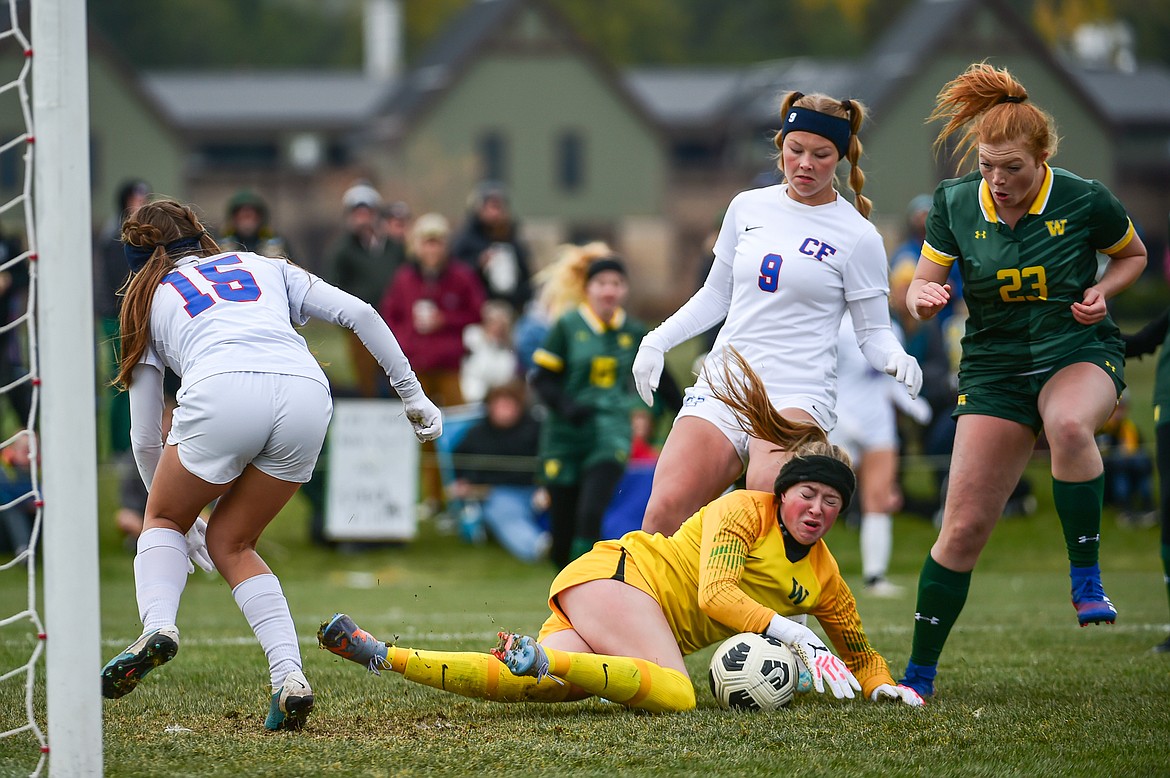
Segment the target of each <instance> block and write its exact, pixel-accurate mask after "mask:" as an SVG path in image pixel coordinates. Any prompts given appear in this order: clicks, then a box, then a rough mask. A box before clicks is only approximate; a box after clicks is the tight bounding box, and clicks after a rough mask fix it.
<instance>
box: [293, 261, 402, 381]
mask: <svg viewBox="0 0 1170 778" xmlns="http://www.w3.org/2000/svg"><path fill="white" fill-rule="evenodd" d="M301 310H302V311H304V312H305V313H307V314H308V315H310V316H312V317H313V318H316V319H323V320H325V321H328V322H332V323H334V324H340V325H341V326H342V327H346V328H348V329H350V330H353V332H354V334H355V335H357V336H358V339H359V340H361V342H362V345H364V346H365V347H366V349H367V350H368V351H369V352H370V353H371V354H372V355H373V356H374V359H376V360H378V364H379V365H381V366H382V369H383V370H385V371H386V375H387V376H389V378H390V384H391V386H393V387H394V389H395V390H396V391H397V392H398V393H399V395H402V394H412V393H413V392H415V391H417V390H418V389H419V383H418V378H416V377H415V375H414V371H413V370H411V368H410V362H409V361H408V360H407V359H406V355H405V354H403V353H402V347H401V346H400V345H398V339H397V338H395V337H394V333H393V332H391V331H390V327H389V326H387V324H386V322H385V320H383V319H382V317H381V315H379V314H378V312H377V311H375V310H374V307H373V306H372V305H370V304H369V303H367V302H365V301H363V300H360V299H358V298H357V297H354V296H353V295H352V294H350V293H349V292H346V291H344V290H342V289H338V288H337V287H336V286H333V285H332V284H328V283H325V282H324V281H316V282H314V284H313V285H312V286H311V287H309V291H308V293H307V294H306V295H305V301H304V303H302V305H301Z"/></svg>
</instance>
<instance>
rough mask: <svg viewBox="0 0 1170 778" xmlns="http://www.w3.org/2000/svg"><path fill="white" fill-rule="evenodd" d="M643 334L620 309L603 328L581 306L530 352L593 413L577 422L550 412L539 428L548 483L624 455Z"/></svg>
mask: <svg viewBox="0 0 1170 778" xmlns="http://www.w3.org/2000/svg"><path fill="white" fill-rule="evenodd" d="M645 334H646V327H645V325H643V324H642V323H641V322H639V321H637V320H635V319H631V318H629V317H627V316H626V314H625V312H624V311H618V312H617V314H616V315H615V317H614V320H613V321H612V322H611V323H609V324H606V323H604V322H602V321H601V320H600V319H598V318H597V316H595V315H594V314H593V312H592V311H591V310H590V309H589V308H588V306H586V305H584V304H582V305H580V306H578V307H577V309H576V310H573V311H570V312H569V313H566V314H565V315H564V316H562V317H561V318H560V319H558V320H557V321H556V323H555V324H553V326H552V329H551V330H549V333H548V335H547V336H546V338H545V340H544V344H543V345H542V346H541V347H540V348H539V349H537V350H536V353H535V354H533V357H532V359H533V362H535V363H536V364H537V365H539V366H540V367H543V368H545V369H546V370H550V371H552V372H554V373H558V374H561V375H562V376H563V383H562V391H564V392H565V393H566V394H567V395H569V396H570V397H572V398H573V400H574V401H575V402H576V403H578V404H580V405H587V406H589V407H590V408H592V409H593V414H592V415H591V416H590V417H589V419H588V420H587V421H585V422H584V423H583V424H571V423H570V422H569V421H567V420H565V419H562V418H560V416H558V415H557V414H556V413H550V414H549V416H548V418H547V419H546V421H545V423H544V424H543V425H542V429H541V446H540V455H541V458H542V459H543V460H544V476H545V479H546V480H547V481H548V482H551V483H557V482H562V481H566V482H574V481H575V480H576V477H577V476H578V475H579V472H580V469H581V468H583V467H588V466H590V465H591V464H593V463H595V462H601V461H611V460H616V461H619V462H625V461H626V459H627V458H628V457H629V452H630V437H631V434H632V432H631V427H630V411H631V410H632V408H633V400H634V398H635V395H634V393H633V389H632V378H631V375H632V373H631V370H632V368H633V365H634V355H635V354H637V352H638V345H639V344H640V343H641V342H642V337H643V336H644V335H645Z"/></svg>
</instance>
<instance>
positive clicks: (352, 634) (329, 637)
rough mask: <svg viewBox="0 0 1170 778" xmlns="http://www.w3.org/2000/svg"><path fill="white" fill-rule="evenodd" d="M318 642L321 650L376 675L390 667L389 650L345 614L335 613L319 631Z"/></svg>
mask: <svg viewBox="0 0 1170 778" xmlns="http://www.w3.org/2000/svg"><path fill="white" fill-rule="evenodd" d="M317 642H318V643H320V644H321V648H324V649H325V650H327V651H329V652H330V653H333V654H337V656H339V657H341V658H342V659H348V660H349V661H351V662H357V663H358V664H359V665H362V666H364V667H365V668H366V669H367V670H369V671H370V672H371V673H373V674H374V675H381V674H382V672H381V671H382V669H383V668H385V667H389V664H388V663H387V661H386V656H387V655H388V654H389V649H388V648H387V647H386V644H385V643H383V642H382V641H381V640H378V639H377V638H375V637H374V636H373V635H371V634H370V633H369V632H366V631H365V630H364V629H362V628H361V627H359V626H358V625H357V624H355V623H354V621H353V619H351V618H350V617H349V616H346V615H345V614H344V613H335V614H333V618H331V619H330V620H329V621H326V622H325V623H324V624H322V625H321V628H320V629H318V630H317Z"/></svg>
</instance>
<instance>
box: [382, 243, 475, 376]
mask: <svg viewBox="0 0 1170 778" xmlns="http://www.w3.org/2000/svg"><path fill="white" fill-rule="evenodd" d="M420 259H421V257H420ZM485 299H486V294H485V292H484V289H483V284H482V283H481V282H480V280H479V276H478V275H477V274H476V272H475V271H474V270H473V269H471V268H470V267H468V266H467V265H465V264H463V263H462V262H452V261H448V260H444V261H442V263H441V264H439V265H438V266H437V267H432V268H429V269H427V270H424V268H423V266H422V264H420V263H419V262H408V263H406V264H405V265H403V266H402V267H400V268H399V269H398V271H397V272H396V273H395V274H394V278H393V280H392V281H391V282H390V285H389V286H388V287H387V288H386V292H385V294H383V296H382V304H381V306H380V311H381V313H382V318H384V319H385V320H386V322H387V323H388V324H389V325H390V329H392V330H393V331H394V335H395V337H397V338H398V342H399V343H400V344H401V345H402V350H403V352H405V353H406V358H407V359H408V360H410V364H411V366H412V367H413V368H414V369H415V370H416V371H430V370H452V371H455V372H458V371H459V367H460V363H461V361H462V359H463V328H464V327H466V326H467V325H469V324H475V323H477V322H479V320H480V309H481V308H482V307H483V303H484V300H485ZM432 306H433V307H432Z"/></svg>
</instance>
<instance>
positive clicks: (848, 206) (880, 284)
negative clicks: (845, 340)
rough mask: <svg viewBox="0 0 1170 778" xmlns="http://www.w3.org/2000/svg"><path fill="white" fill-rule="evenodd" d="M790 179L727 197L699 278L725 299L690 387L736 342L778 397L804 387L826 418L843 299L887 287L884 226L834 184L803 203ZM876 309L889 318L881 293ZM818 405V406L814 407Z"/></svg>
mask: <svg viewBox="0 0 1170 778" xmlns="http://www.w3.org/2000/svg"><path fill="white" fill-rule="evenodd" d="M786 190H787V185H786V184H781V185H778V186H769V187H764V188H762V189H750V190H748V191H746V192H741V193H740V194H738V195H736V196H735V198H734V199H733V200H732V201H731V204H730V205H729V206H728V209H727V214H726V216H724V218H723V226H722V227H721V228H720V230H719V237H718V239H717V240H716V241H715V261H714V264H713V265H712V266H711V272H710V274H709V275H708V277H707V280H706V282H705V287H706V288H708V289H712V290H713V291H714V292H716V293H717V294H718V295H719V297H720V298H721V300H722V301H723V302H724V304H725V305H726V308H725V310H726V311H727V320H726V321H725V322H724V324H723V327H722V328H720V330H719V335H718V336H717V337H716V340H715V343H714V345H713V346H712V348H711V357H710V358H708V361H707V365H705V366H704V370H703V372H704V375H703V376H700V378H699V380H698V382H697V383H696V388H697V389H700V390H701V391H703V392H704V393H706V389H707V381H706V378H705V376H706V375H714V376H718V375H720V374H721V369H722V368H721V366H720V365H718V364H715V361H716V360H719V359H722V358H723V355H724V353H725V352H724V347H725V346H729V345H730V346H733V347H735V348H736V349H737V350H738V351H739V352H740V353H741V354H743V355H744V357H745V358H746V359H747V361H748V364H750V365H751V366H752V368H753V369H754V370H755V372H756V374H757V375H759V376H760V377H761V378H762V379H763V380H764V383H765V384H766V385H767V388H768V395H769V396H770V397H772V398H773V401H774V402H775V401H776V400H777V399H778V398H781V397H787V398H796V397H803V398H805V400H804V401H803V402H801V406H802V407H805V408H809V407H810V406H811V407H813V408H814V410H813V413H814V418H818V421H823V422H824V425H825V427H826V428H831V427H832V426H833V424H834V423H835V421H836V417H835V415H834V413H833V410H832V409H833V408H834V406H835V405H836V394H837V388H836V387H837V329H838V327H839V326H840V324H841V317H842V316H843V315H844V313H845V308H846V303H847V302H852V301H855V300H864V299H866V298H872V297H882V298H883V300H884V298H885V297H886V296H887V295H888V294H889V266H888V262H887V260H886V251H885V247H884V245H883V243H882V239H881V236H880V235H878V232H877V230H876V229H875V228H874V226H873V225H872V224H870V223H869V221H867V220H866V219H865V217H863V216H862V215H861V214H860V213H858V212H857V209H856V208H854V207H853V204H852V203H850V202H849V201H848V200H846V199H845V198H844V197H842V196H841V195H840V193H838V194H837V197H836V199H835V200H834V201H833V202H831V203H826V204H824V205H815V206H810V205H804V204H802V203H798V202H796V201H795V200H793V199H792V198H791V197H789V196H788V193H787V191H786ZM880 311H881V313H882V314H883V315H884V316H886V319H885V322H884V323H885V324H886V326H888V325H889V319H888V309H887V306H886V304H885V302H884V301H883V303H882V305H881V306H880ZM817 411H819V413H817Z"/></svg>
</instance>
